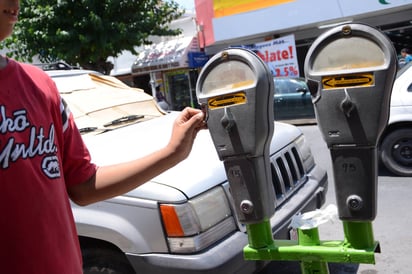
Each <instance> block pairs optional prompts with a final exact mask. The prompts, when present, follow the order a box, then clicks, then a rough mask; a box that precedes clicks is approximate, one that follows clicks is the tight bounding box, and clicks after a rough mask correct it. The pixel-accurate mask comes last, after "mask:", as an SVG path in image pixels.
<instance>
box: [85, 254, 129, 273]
mask: <svg viewBox="0 0 412 274" xmlns="http://www.w3.org/2000/svg"><path fill="white" fill-rule="evenodd" d="M82 256H83V273H84V274H135V271H134V270H133V269H132V267H131V266H130V264H129V262H128V261H127V258H126V257H125V255H124V254H122V253H120V252H119V251H117V250H113V249H105V248H87V249H84V250H82Z"/></svg>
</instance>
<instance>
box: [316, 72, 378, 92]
mask: <svg viewBox="0 0 412 274" xmlns="http://www.w3.org/2000/svg"><path fill="white" fill-rule="evenodd" d="M374 82H375V81H374V76H373V74H372V73H360V74H349V75H335V76H325V77H322V85H323V88H324V89H334V88H350V87H362V86H363V87H365V86H373V85H374Z"/></svg>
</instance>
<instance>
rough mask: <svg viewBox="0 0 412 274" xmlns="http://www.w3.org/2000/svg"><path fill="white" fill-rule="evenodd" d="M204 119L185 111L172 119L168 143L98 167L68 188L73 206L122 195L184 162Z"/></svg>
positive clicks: (197, 113) (189, 109) (189, 110)
mask: <svg viewBox="0 0 412 274" xmlns="http://www.w3.org/2000/svg"><path fill="white" fill-rule="evenodd" d="M203 119H204V115H203V113H202V112H201V111H200V110H198V109H193V108H186V109H184V110H183V111H182V113H181V114H180V116H179V117H178V118H176V120H175V122H174V126H173V130H172V136H171V138H170V141H169V143H168V144H167V145H166V146H165V147H163V148H161V149H159V150H157V151H155V152H153V153H151V154H149V155H147V156H145V157H142V158H140V159H136V160H134V161H130V162H126V163H120V164H117V165H112V166H102V167H99V168H98V169H97V172H96V174H95V175H94V176H93V177H92V178H90V179H89V180H88V181H87V182H84V183H80V184H76V185H73V186H70V187H69V188H68V193H69V196H70V198H71V199H72V201H73V202H75V203H77V204H79V205H87V204H90V203H94V202H98V201H101V200H104V199H108V198H112V197H114V196H118V195H120V194H123V193H126V192H128V191H130V190H132V189H134V188H136V187H138V186H140V185H142V184H143V183H145V182H147V181H149V180H150V179H152V178H153V177H156V176H157V175H159V174H160V173H162V172H164V171H166V170H167V169H169V168H171V167H173V166H175V165H176V164H178V163H179V162H180V161H182V160H184V159H185V158H186V157H187V156H188V155H189V153H190V151H191V149H192V145H193V142H194V139H195V137H196V134H197V132H198V131H199V130H201V129H203V128H205V127H206V126H205V123H204V121H203Z"/></svg>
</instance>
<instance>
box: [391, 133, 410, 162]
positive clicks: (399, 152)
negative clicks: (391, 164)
mask: <svg viewBox="0 0 412 274" xmlns="http://www.w3.org/2000/svg"><path fill="white" fill-rule="evenodd" d="M392 157H393V159H394V160H395V161H396V162H397V163H398V164H401V165H403V166H408V167H409V166H412V139H410V138H404V139H400V140H398V141H397V142H396V143H394V144H393V146H392Z"/></svg>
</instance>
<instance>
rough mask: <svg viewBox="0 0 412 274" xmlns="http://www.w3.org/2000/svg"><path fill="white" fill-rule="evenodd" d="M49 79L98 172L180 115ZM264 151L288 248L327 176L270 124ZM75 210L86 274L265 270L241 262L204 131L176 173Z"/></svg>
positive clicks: (298, 135)
mask: <svg viewBox="0 0 412 274" xmlns="http://www.w3.org/2000/svg"><path fill="white" fill-rule="evenodd" d="M48 73H49V75H51V76H52V78H53V79H54V80H55V82H56V84H57V86H58V88H59V90H60V93H61V95H62V97H63V98H64V99H65V101H66V102H67V103H68V105H69V107H70V109H71V111H72V113H73V114H74V117H75V120H76V123H77V125H78V127H79V129H80V131H81V132H82V134H83V138H84V141H85V142H86V144H87V145H88V147H89V150H90V152H91V155H92V159H93V161H94V162H95V163H97V164H98V165H106V164H114V163H118V162H122V161H127V160H130V159H134V158H136V157H139V156H142V155H145V154H147V153H149V152H151V151H153V150H155V149H157V148H159V147H161V146H163V145H165V144H166V142H167V141H168V140H169V136H170V133H171V129H172V124H173V121H174V120H175V118H176V114H177V113H175V112H172V113H168V114H166V113H164V112H163V111H162V110H160V109H159V108H158V107H157V105H156V103H155V101H154V100H153V98H152V97H151V96H149V95H147V94H146V93H144V92H143V91H142V90H139V89H134V88H130V87H128V86H126V85H125V84H123V83H122V82H120V81H119V80H117V79H115V78H113V77H109V76H102V75H96V74H93V73H92V74H87V73H86V72H84V71H81V70H72V71H48ZM270 151H271V156H270V157H271V167H272V179H273V188H274V189H275V192H276V201H273V202H274V203H276V214H275V215H274V216H273V217H272V218H271V220H270V221H271V225H272V232H273V234H274V235H275V237H276V238H277V239H285V238H288V237H289V232H290V231H289V228H288V225H289V224H290V220H291V218H292V216H293V215H295V214H297V213H301V212H305V211H311V210H314V209H316V208H320V207H321V206H322V205H323V204H324V201H325V194H326V191H327V185H328V180H327V174H326V172H325V170H324V169H322V168H320V167H319V166H318V165H316V163H315V161H314V158H313V156H312V154H311V151H310V148H309V147H308V144H307V142H306V141H305V137H304V136H303V134H302V132H301V131H300V130H299V129H298V128H297V127H295V126H292V125H287V124H283V123H276V124H275V133H274V137H273V141H272V144H271V149H270ZM72 209H73V213H74V216H75V221H76V226H77V230H78V235H79V239H80V244H81V249H82V253H83V261H84V273H86V274H90V273H106V274H109V273H114V274H116V273H117V274H120V273H121V274H129V273H144V274H148V273H167V274H172V273H178V274H184V273H215V274H217V273H222V274H230V273H254V272H256V271H258V270H259V269H261V268H263V267H264V266H265V264H267V262H257V261H245V260H244V259H243V247H244V246H245V245H246V244H247V243H248V238H247V235H246V230H245V227H244V226H243V225H241V224H240V223H239V222H238V221H237V219H236V214H235V211H234V208H233V201H232V195H231V191H230V186H229V183H228V181H227V179H226V173H225V169H224V166H223V163H222V162H221V161H220V160H219V158H218V156H217V153H216V150H215V148H214V146H213V142H212V140H211V137H210V134H209V132H208V131H207V130H203V131H201V132H200V133H199V135H198V137H197V138H196V141H195V144H194V147H193V150H192V152H191V154H190V156H189V157H188V158H187V159H186V160H184V161H183V162H181V163H180V164H178V165H177V166H175V167H174V168H172V169H170V170H168V171H166V172H164V173H163V174H161V175H160V176H158V177H156V178H154V179H153V180H151V181H149V182H147V183H146V184H144V185H142V186H141V187H139V188H136V189H134V190H133V191H131V192H129V193H126V194H124V195H121V196H118V197H115V198H113V199H109V200H106V201H103V202H98V203H95V204H92V205H90V206H86V207H80V206H77V205H75V204H72Z"/></svg>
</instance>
